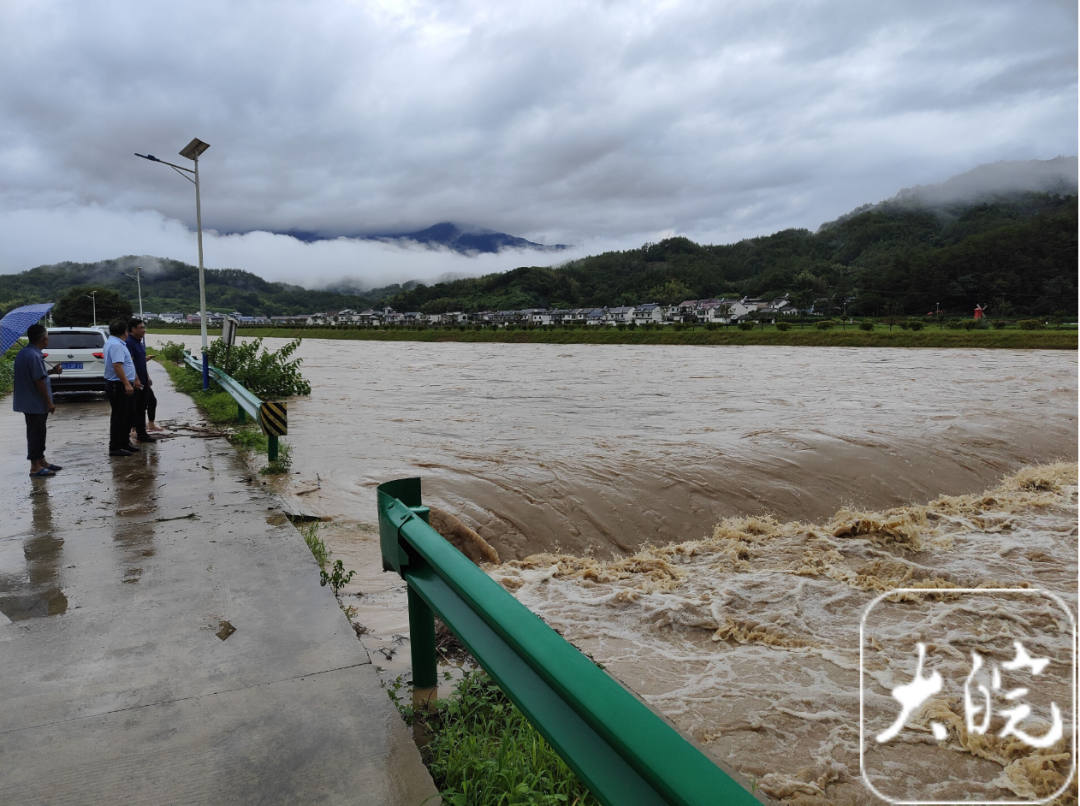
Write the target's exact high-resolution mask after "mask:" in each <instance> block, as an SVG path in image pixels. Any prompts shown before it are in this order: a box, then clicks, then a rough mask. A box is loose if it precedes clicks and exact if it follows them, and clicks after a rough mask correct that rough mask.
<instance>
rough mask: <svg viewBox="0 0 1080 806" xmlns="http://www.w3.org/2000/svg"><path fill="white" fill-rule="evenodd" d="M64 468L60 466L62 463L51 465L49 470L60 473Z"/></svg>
mask: <svg viewBox="0 0 1080 806" xmlns="http://www.w3.org/2000/svg"><path fill="white" fill-rule="evenodd" d="M63 469H64V468H62V467H60V465H49V470H51V471H52V472H53V473H58V472H59V471H61V470H63Z"/></svg>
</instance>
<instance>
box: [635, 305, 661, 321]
mask: <svg viewBox="0 0 1080 806" xmlns="http://www.w3.org/2000/svg"><path fill="white" fill-rule="evenodd" d="M633 318H634V324H636V325H647V324H650V323H653V322H655V323H656V324H661V323H662V322H663V321H664V309H663V307H661V306H660V305H659V304H657V303H655V302H646V303H645V304H644V305H638V306H637V307H636V308H634V314H633Z"/></svg>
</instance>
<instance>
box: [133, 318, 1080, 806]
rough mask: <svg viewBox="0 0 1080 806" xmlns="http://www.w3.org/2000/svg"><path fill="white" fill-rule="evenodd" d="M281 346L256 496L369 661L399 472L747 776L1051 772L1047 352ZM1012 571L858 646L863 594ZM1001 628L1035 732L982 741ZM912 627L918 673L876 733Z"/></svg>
mask: <svg viewBox="0 0 1080 806" xmlns="http://www.w3.org/2000/svg"><path fill="white" fill-rule="evenodd" d="M173 338H174V339H175V338H176V337H173ZM163 340H164V339H163V338H159V339H154V338H151V344H154V343H160V341H163ZM185 341H186V342H187V343H188V344H189V345H192V346H194V345H196V344H197V339H191V338H187V339H185ZM280 343H283V340H272V339H271V340H267V342H266V344H267V345H268V346H270V347H276V346H278V345H279V344H280ZM298 355H299V356H301V357H302V358H303V359H304V364H303V370H304V374H305V377H307V378H308V379H309V380H310V381H311V382H312V385H313V392H312V395H311V397H309V398H294V399H292V400H290V402H289V438H288V443H289V444H290V445H291V446H292V453H293V468H294V471H295V472H294V473H293V474H292V475H291V476H290V477H289V478H288V480H287V481H284V482H281V492H282V493H283V494H285V495H288V496H291V497H292V499H293V500H294V501H295V502H297V503H296V506H298V507H299V508H301V509H303V510H304V511H305V512H308V513H311V514H315V515H319V516H322V517H324V518H326V519H329V520H330V521H332V524H330V525H328V526H327V527H326V529H325V534H326V535H327V542H328V544H329V545H331V547H332V549H333V550H334V556H335V558H337V557H342V558H345V561H346V562H345V564H346V566H349V567H357V568H359V569H360V574H359V575H358V577H357V579H356V580H354V582H353V583H352V584H351V585H350V587H349V588H347V589H346V596H345V597H343V602H344V603H345V604H346V605H349V604H353V605H354V606H355V607H356V608H357V615H356V620H357V621H358V622H360V623H362V624H363V625H364V626H365V627H366V628H367V630H368V633H367V635H365V636H363V640H364V642H365V645H367V646H368V648H369V651H371V652H372V654H373V657H375V658H376V661H377V663H380V664H381V665H382V667H383V671H384V675H385V676H386V677H387V678H388V679H392V677H393V676H395V675H396V674H398V673H402V672H407V654H408V653H407V622H406V620H405V617H404V597H403V594H402V591H401V588H400V584H399V583H398V582H397V581H396V580H395V579H394V577H393V576H392V575H389V574H380V573H378V549H377V536H376V531H375V527H374V524H375V507H374V488H375V486H376V485H377V484H380V483H382V482H383V481H386V480H389V479H393V478H400V477H403V476H412V475H418V476H421V477H422V478H423V482H424V500H425V503H427V504H430V505H434V506H437V507H439V508H440V509H442V510H445V511H446V512H448V513H452V514H453V515H454V516H456V517H457V518H459V519H460V521H461V522H462V523H464V524H465V525H467V526H468V527H471V528H472V529H474V530H475V531H476V532H477V533H478V534H479V535H480V536H481V537H482V538H483V539H484V540H485V541H486V542H487V543H488V544H490V546H491V547H492V548H494V549H495V551H497V552H498V556H499V559H500V561H501V564H498V563H496V564H489V565H487V566H485V567H486V568H487V570H488V572H489V573H490V574H491V575H492V576H493V577H494V578H495V579H497V580H499V581H500V582H502V584H503V585H504V586H505V587H506V588H507V589H508V590H510V591H511V592H513V593H514V594H515V595H516V596H517V597H518V598H519V599H520V600H521V601H522V602H523V603H525V604H526V605H527V606H528V607H529V608H530V609H532V610H533V611H534V612H536V613H538V614H539V615H541V616H542V617H543V618H544V619H545V620H546V621H548V623H550V624H551V625H552V626H553V627H555V628H556V629H558V630H559V631H560V632H561V633H562V634H563V635H565V636H566V637H567V639H568V640H570V641H572V642H573V643H574V644H576V645H577V646H579V647H580V648H581V649H583V650H584V651H587V652H589V653H590V654H591V655H592V656H593V657H595V658H596V660H598V661H600V662H603V663H604V664H605V666H606V668H607V669H608V670H609V671H611V672H612V673H613V674H614V675H616V676H617V677H618V678H619V679H620V680H622V681H623V682H624V683H625V684H626V685H628V686H629V687H630V688H632V689H633V690H635V691H636V692H638V693H639V694H640V695H642V696H643V697H644V698H645V699H646V700H647V701H648V702H649V703H650V704H651V705H653V707H655V708H656V709H657V710H659V711H660V712H662V713H664V714H665V715H666V716H668V717H669V718H670V719H672V720H673V721H674V722H675V724H676V725H677V726H678V727H679V728H680V729H681V730H682V731H683V732H684V733H685V734H686V735H688V736H690V737H692V738H693V739H694V740H695V741H697V742H698V743H699V745H700V746H701V747H702V748H703V749H704V751H705V752H706V753H708V754H710V755H712V756H713V757H714V758H716V759H718V760H723V761H725V762H727V763H728V764H730V765H731V766H732V767H734V768H735V769H737V770H739V771H740V772H741V773H743V774H744V775H745V776H747V778H748V779H750V780H752V781H753V782H755V785H757V786H759V787H760V790H761V791H763V792H765V793H766V794H768V795H771V796H773V797H775V798H778V799H781V800H783V801H784V802H788V803H797V804H847V803H853V804H854V803H858V804H864V803H865V804H871V803H880V802H882V801H881V800H880V799H879V798H878V797H877V796H875V795H874V794H873V793H872V792H871V790H870V788H869V787H868V786H867V784H866V782H865V781H864V779H863V777H862V775H861V772H863V771H865V773H866V779H867V780H869V781H870V782H872V783H873V784H874V786H875V787H876V788H877V789H878V791H879V792H880V793H881V794H882V795H884V796H885V797H887V798H890V799H909V800H938V801H947V800H980V799H983V800H988V801H994V800H1003V799H1004V800H1013V801H1017V800H1021V801H1022V800H1029V799H1039V798H1045V797H1047V796H1049V795H1052V794H1054V792H1055V791H1056V790H1057V789H1059V788H1060V787H1061V786H1063V785H1064V784H1065V782H1066V779H1067V777H1068V776H1069V772H1070V771H1069V767H1070V764H1071V763H1072V759H1073V758H1074V757H1075V753H1074V752H1073V751H1071V750H1070V743H1071V742H1073V741H1074V737H1075V727H1074V721H1075V707H1074V706H1073V700H1072V694H1071V692H1072V691H1073V690H1074V688H1075V682H1074V681H1073V680H1072V678H1071V676H1070V675H1071V674H1072V670H1073V668H1074V666H1073V661H1072V660H1071V659H1070V658H1069V652H1070V647H1072V646H1073V640H1074V638H1073V632H1072V631H1073V627H1072V621H1071V618H1072V616H1071V613H1070V612H1069V611H1071V612H1072V613H1075V611H1076V599H1077V596H1076V590H1077V528H1076V527H1077V506H1076V490H1077V486H1076V465H1075V462H1076V458H1077V355H1076V353H1073V352H1051V351H1046V352H1036V351H1015V352H1013V351H1001V350H994V351H981V350H900V349H895V350H884V349H882V350H879V349H845V348H784V347H740V348H730V347H671V346H640V347H639V346H606V345H605V346H599V345H580V346H566V345H491V344H428V343H418V342H365V341H355V342H352V341H332V340H314V339H312V340H305V341H304V343H303V345H302V346H301V348H300V350H299V351H298ZM1052 462H1060V463H1061V464H1057V465H1052V466H1049V467H1032V466H1033V465H1036V464H1038V463H1052ZM1004 477H1008V478H1006V479H1005V481H1004V482H1003V478H1004ZM941 496H944V497H941ZM1017 587H1024V588H1027V589H1028V590H1029V591H1030V592H1029V593H1025V594H1012V593H998V594H985V593H978V592H975V593H955V592H954V593H951V594H949V593H939V592H935V593H933V594H921V593H915V594H906V595H904V596H902V597H900V601H895V600H894V599H895V597H894V599H889V598H887V599H885V600H883V601H881V602H879V603H878V604H876V605H874V606H873V607H872V608H871V610H870V612H869V613H868V614H867V615H866V620H865V625H864V626H865V634H864V636H863V639H860V619H861V617H862V615H863V614H864V613H865V612H866V609H867V607H868V606H870V605H871V604H872V603H873V601H874V599H875V598H876V597H878V596H879V595H880V594H881V593H883V592H884V591H887V590H892V589H896V588H919V589H942V588H952V589H958V588H959V589H968V588H977V589H986V588H994V589H996V588H1017ZM1041 590H1042V591H1048V592H1050V593H1052V594H1054V595H1055V596H1057V597H1058V598H1059V599H1060V600H1062V602H1063V604H1064V608H1062V606H1061V603H1059V602H1058V601H1056V600H1054V599H1052V598H1049V597H1046V596H1044V595H1041V594H1039V592H1038V591H1041ZM1016 640H1022V643H1023V645H1024V646H1025V647H1026V648H1027V650H1028V651H1029V652H1030V653H1031V655H1032V657H1050V658H1052V659H1053V660H1052V662H1051V663H1050V664H1049V665H1048V666H1047V668H1046V669H1045V671H1044V673H1043V675H1042V676H1041V677H1040V678H1038V679H1037V680H1036V681H1035V682H1038V684H1039V685H1038V686H1035V685H1030V689H1031V693H1030V694H1029V695H1028V697H1027V700H1026V701H1027V702H1029V703H1030V704H1031V706H1032V709H1033V716H1032V717H1031V719H1032V720H1034V721H1031V722H1030V724H1028V723H1025V724H1028V728H1029V730H1028V732H1029V734H1039V735H1041V734H1042V733H1045V730H1046V728H1045V725H1046V718H1047V717H1048V716H1049V714H1050V711H1049V710H1048V709H1049V703H1050V702H1051V701H1052V702H1055V703H1057V704H1059V705H1060V706H1061V710H1062V712H1063V714H1064V725H1065V727H1064V734H1063V737H1062V738H1061V739H1060V740H1059V741H1057V742H1056V743H1054V744H1053V746H1052V747H1050V748H1047V749H1042V750H1038V751H1032V750H1031V748H1030V747H1028V746H1027V745H1022V746H1021V744H1022V743H1019V742H1018V740H1016V739H1015V737H1011V738H1004V739H1003V738H999V737H997V736H996V735H995V734H996V733H998V732H999V731H1000V729H1001V728H1002V727H1003V726H1004V724H1005V720H1004V718H1003V717H1002V716H1001V709H1002V708H1004V707H1005V704H1004V701H1002V702H1001V703H995V709H996V710H994V719H993V721H992V722H991V726H990V727H991V730H990V731H989V732H986V733H985V735H984V734H979V733H978V732H977V731H972V730H969V729H967V727H966V725H965V710H964V708H963V697H962V687H963V683H964V681H965V675H967V673H968V671H969V668H970V667H971V665H972V652H973V651H978V652H980V653H981V654H982V655H983V656H984V657H985V658H986V659H987V663H986V669H984V671H983V674H984V676H985V677H986V679H985V681H983V682H985V683H986V685H987V686H990V682H989V681H990V678H989V676H988V672H989V669H990V667H991V665H992V663H999V664H1000V663H1001V662H1006V661H1009V660H1012V659H1013V657H1014V654H1015V653H1014V644H1013V642H1014V641H1016ZM918 642H922V643H923V644H924V646H925V648H926V657H927V660H926V664H927V665H926V670H925V674H929V672H930V670H931V669H933V670H936V671H939V672H940V674H941V677H942V678H943V680H944V685H943V687H942V689H941V690H940V691H939V692H938V693H937V694H935V695H934V696H932V697H929V698H928V699H927V700H926V701H925V702H923V704H922V706H921V707H920V709H918V710H917V711H915V712H913V715H912V719H911V720H909V721H908V723H907V728H905V729H904V730H903V731H902V732H901V733H900V734H899V736H897V737H896V738H895V739H894V740H893V741H891V742H889V743H887V744H882V743H878V742H876V741H875V740H874V738H873V735H876V734H880V733H881V732H882V731H883V730H884V728H885V727H887V726H888V725H889V724H890V723H891V722H892V720H893V718H894V717H895V715H896V712H897V708H898V705H897V702H898V701H897V700H896V699H895V698H894V697H891V696H890V692H891V690H892V689H893V688H894V687H895V686H897V685H899V684H901V683H907V682H910V681H911V680H912V678H913V675H914V674H915V671H916V667H915V661H916V644H917V643H918ZM860 649H861V650H862V652H861V653H860ZM860 658H861V662H862V669H863V674H862V675H860ZM1022 672H1023V670H1020V671H1019V672H1013V673H1010V674H1022ZM860 679H862V696H861V697H860ZM973 679H975V680H976V681H977V682H978V681H981V680H982V677H979V678H973ZM1011 682H1012V681H1011V680H1010V683H1011ZM1030 682H1031V680H1028V681H1027V683H1030ZM972 685H974V683H973V684H972ZM994 691H995V692H996V691H997V689H996V688H995V689H994ZM998 696H1000V695H998ZM860 701H862V702H863V706H864V708H865V718H866V722H865V725H866V727H865V731H863V732H862V733H860V720H859V714H860ZM1039 720H1043V721H1042V722H1040V721H1039ZM932 723H933V724H932ZM1032 725H1034V726H1036V727H1034V728H1032V727H1031V726H1032ZM939 730H944V731H945V734H943V735H944V738H942V739H938V738H936V737H935V735H934V731H939ZM864 734H865V735H864ZM860 750H862V751H863V752H862V754H860ZM860 755H861V763H862V765H863V766H862V768H861V767H860ZM1075 787H1076V784H1075V779H1074V780H1073V783H1072V784H1071V786H1067V787H1066V789H1065V792H1064V793H1063V794H1061V795H1058V796H1056V797H1055V801H1054V802H1056V803H1076V794H1075V793H1076V788H1075Z"/></svg>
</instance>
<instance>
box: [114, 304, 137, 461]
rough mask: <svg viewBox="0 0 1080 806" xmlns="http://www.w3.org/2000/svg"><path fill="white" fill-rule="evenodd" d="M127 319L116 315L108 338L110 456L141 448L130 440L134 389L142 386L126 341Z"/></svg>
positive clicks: (131, 452)
mask: <svg viewBox="0 0 1080 806" xmlns="http://www.w3.org/2000/svg"><path fill="white" fill-rule="evenodd" d="M127 329H128V327H127V322H125V321H124V320H123V319H117V320H116V321H115V322H113V323H111V324H110V325H109V339H108V341H106V342H105V396H106V397H107V398H109V405H111V406H112V415H111V416H110V417H109V456H131V454H133V453H135V452H136V451H137V450H139V449H138V448H137V447H135V446H134V445H132V444H131V442H130V441H129V440H128V432H129V431H130V430H131V417H132V414H133V412H134V409H135V392H137V391H138V390H139V389H141V388H142V382H141V381H140V380H139V376H138V375H136V374H135V362H134V361H132V360H131V352H130V351H129V350H128V347H127V343H126V342H125V341H124V339H126V338H127Z"/></svg>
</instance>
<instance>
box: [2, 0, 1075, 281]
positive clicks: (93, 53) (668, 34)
mask: <svg viewBox="0 0 1080 806" xmlns="http://www.w3.org/2000/svg"><path fill="white" fill-rule="evenodd" d="M1076 29H1077V24H1076V5H1075V3H1063V2H1053V1H1052V0H1044V2H1032V3H1026V4H1016V3H1012V2H1006V1H1005V0H957V1H956V2H952V3H940V2H931V1H930V0H912V1H911V2H897V3H866V2H864V0H828V1H826V0H822V1H821V2H811V3H787V2H780V1H779V0H771V1H770V0H761V2H754V3H716V2H712V1H711V0H685V1H680V0H670V1H668V2H649V1H648V0H626V1H625V2H604V1H603V0H584V1H583V2H582V1H579V0H573V1H571V0H565V2H564V0H547V1H546V2H543V3H539V2H521V3H506V4H498V3H491V2H481V0H471V1H470V0H457V1H454V0H451V1H450V2H433V1H432V0H415V1H414V2H406V1H405V0H402V1H401V2H394V1H393V0H371V2H366V3H358V2H351V0H320V1H319V2H312V3H291V2H286V0H267V2H263V3H259V4H258V5H257V6H255V5H252V4H251V3H250V2H241V1H240V0H232V1H230V0H213V2H211V0H193V1H192V2H190V3H188V4H185V6H184V7H183V13H178V9H177V8H175V7H171V6H167V5H161V4H153V3H150V4H147V3H136V2H134V0H111V2H108V3H105V4H85V3H84V4H80V3H63V2H61V0H38V1H37V2H33V3H24V2H13V3H4V4H0V67H2V69H3V71H4V75H5V77H6V79H7V80H5V81H4V82H2V83H0V233H2V234H3V242H2V243H0V271H4V272H9V271H18V270H21V269H25V268H30V267H31V266H34V265H38V264H41V263H49V262H54V261H56V260H64V259H68V260H92V259H98V258H101V257H114V256H116V255H119V254H133V253H134V254H138V253H140V252H145V253H151V254H156V253H158V252H160V253H162V254H163V255H165V256H168V257H175V258H179V259H184V260H188V261H189V262H194V255H195V253H194V251H193V250H192V248H191V239H192V237H193V236H192V235H191V230H192V229H193V228H194V223H195V221H194V218H195V216H194V199H193V194H192V192H191V186H190V184H188V183H187V182H184V181H183V180H181V179H180V178H179V177H177V176H175V175H174V174H173V173H172V172H171V171H170V170H168V169H166V168H164V167H163V166H160V165H153V164H150V163H147V162H145V161H142V160H138V159H136V158H135V157H134V156H133V153H134V152H140V153H146V152H150V153H154V154H156V155H157V156H159V157H161V158H163V159H170V160H177V161H181V158H178V157H176V156H175V153H176V152H177V151H178V150H179V149H180V148H181V147H182V146H183V145H184V144H185V143H186V142H187V141H188V140H189V139H190V138H191V137H192V136H198V137H200V138H201V139H203V140H205V141H207V142H209V143H210V144H211V148H210V150H209V151H208V152H207V153H206V154H205V155H204V157H203V159H202V161H201V170H202V180H203V224H204V226H205V227H206V228H207V229H213V230H216V231H217V232H222V233H229V232H239V233H247V234H243V235H239V236H233V235H223V236H212V238H213V245H212V246H211V245H209V242H208V248H207V264H208V265H212V266H219V267H224V266H235V267H237V268H244V269H250V270H252V271H260V273H262V272H266V273H267V276H272V274H273V273H274V272H282V273H288V276H290V277H293V278H295V279H297V280H299V281H302V282H317V281H322V280H333V279H336V278H337V277H338V276H340V275H342V274H346V275H348V274H350V273H353V272H358V273H359V274H360V275H362V276H364V277H368V278H370V281H372V282H380V281H381V280H382V279H386V278H387V277H388V278H390V279H393V280H395V281H400V280H405V279H410V278H412V277H414V276H415V277H423V276H424V275H425V274H426V273H428V272H429V271H430V272H437V273H442V271H453V272H464V273H470V274H476V273H483V272H486V271H489V270H495V269H497V268H504V267H506V268H509V267H512V266H513V265H520V264H544V263H550V262H557V261H559V260H565V259H566V258H567V255H566V254H563V255H555V256H553V255H549V254H542V253H525V254H523V255H520V256H519V255H514V254H511V255H499V256H495V257H486V256H482V257H477V258H468V257H462V256H451V255H449V254H441V253H439V252H434V253H431V252H426V251H424V252H418V251H417V250H412V249H406V250H403V251H399V252H396V253H395V252H393V251H388V250H387V249H384V248H383V247H381V246H378V245H375V244H370V243H362V242H356V241H344V242H342V241H337V240H331V241H328V242H325V243H317V244H314V245H312V246H311V247H306V246H303V245H301V244H299V242H296V243H294V242H293V241H292V239H285V240H283V239H282V236H276V235H273V234H272V233H274V232H287V231H307V232H316V233H319V234H320V235H323V236H325V237H329V238H336V237H337V236H342V235H344V236H355V235H362V234H367V233H376V232H387V231H409V230H417V229H422V228H424V227H427V226H430V225H431V224H434V223H436V222H439V221H454V222H458V223H460V224H471V225H478V226H483V227H489V228H492V229H496V230H500V231H503V232H509V233H511V234H514V235H518V236H522V237H526V238H529V239H530V240H534V241H539V242H546V243H566V244H573V245H575V246H576V247H578V250H579V251H575V253H573V254H580V253H586V252H593V251H597V250H598V249H600V248H602V247H603V246H607V245H615V246H636V245H640V243H641V242H642V241H644V240H652V239H655V238H657V237H660V236H661V235H662V234H665V233H677V234H684V235H688V236H689V237H693V238H695V239H696V240H700V241H706V242H729V241H733V240H737V239H738V238H742V237H748V236H754V235H760V234H766V233H768V232H771V231H774V230H777V229H781V228H784V227H791V226H802V227H808V228H814V227H816V226H817V225H818V224H820V223H821V222H823V221H827V220H830V219H833V218H835V217H836V216H837V215H840V214H842V213H844V212H846V211H848V210H850V209H852V208H853V207H855V206H857V205H860V204H863V203H866V202H876V201H879V200H881V199H885V198H888V197H890V196H892V195H893V194H895V193H896V192H897V191H898V190H899V189H900V188H903V187H910V186H912V185H915V184H927V183H932V182H941V181H943V180H944V179H946V178H948V177H949V176H950V175H953V174H958V173H961V172H963V171H966V170H968V169H970V168H972V167H973V166H975V165H977V164H980V163H987V162H994V161H997V160H1001V159H1010V160H1012V159H1033V158H1037V159H1047V158H1051V157H1055V156H1057V155H1059V154H1065V155H1071V154H1074V153H1075V152H1076V130H1077V97H1076V96H1077V68H1076V63H1077V36H1076V33H1077V30H1076ZM137 244H145V246H138V245H137ZM166 250H170V251H166ZM399 272H400V273H401V274H398V273H399ZM282 279H285V278H284V277H283V278H282Z"/></svg>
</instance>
